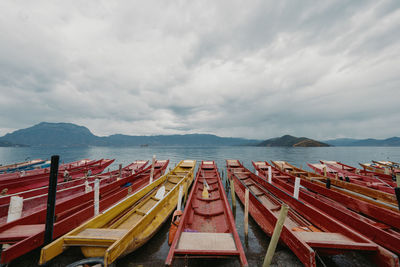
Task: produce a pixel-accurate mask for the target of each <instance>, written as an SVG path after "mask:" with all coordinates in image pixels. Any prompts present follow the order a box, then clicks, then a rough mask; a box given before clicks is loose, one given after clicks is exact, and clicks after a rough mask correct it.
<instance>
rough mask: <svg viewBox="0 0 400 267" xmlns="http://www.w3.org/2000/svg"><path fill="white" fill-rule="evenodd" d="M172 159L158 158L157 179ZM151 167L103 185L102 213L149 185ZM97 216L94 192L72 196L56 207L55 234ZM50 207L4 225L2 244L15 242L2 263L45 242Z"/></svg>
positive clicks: (101, 196) (1, 234)
mask: <svg viewBox="0 0 400 267" xmlns="http://www.w3.org/2000/svg"><path fill="white" fill-rule="evenodd" d="M168 162H169V161H165V160H164V161H158V163H157V164H156V167H155V170H154V179H155V180H156V179H158V178H159V177H160V176H161V175H162V173H164V171H165V169H166V168H167V165H168ZM150 172H151V168H146V169H145V170H142V171H140V172H137V173H135V174H133V175H131V176H128V177H126V178H123V179H120V180H117V181H115V182H113V183H110V184H108V185H105V186H103V187H101V188H100V190H99V191H100V192H99V193H100V194H99V195H100V202H99V210H100V212H102V211H104V210H106V209H108V208H110V207H111V206H112V205H114V204H115V203H117V202H118V201H121V200H122V199H124V198H125V197H127V196H130V195H132V194H133V193H135V192H137V191H138V190H140V189H141V188H143V187H145V186H146V185H148V184H149V179H150ZM93 216H94V192H93V191H91V192H87V193H85V194H83V195H82V194H81V195H79V196H77V197H74V198H72V199H68V200H65V201H60V202H58V203H56V207H55V223H54V232H53V237H54V238H58V237H60V236H62V235H64V234H65V233H67V232H69V231H71V230H72V229H74V228H76V227H78V226H79V225H80V224H82V223H83V222H85V221H87V220H88V219H90V218H92V217H93ZM45 222H46V209H43V210H41V211H38V212H35V213H34V214H31V215H29V216H26V217H23V218H20V219H18V220H15V221H12V222H9V223H7V224H5V225H2V226H0V244H11V246H10V247H8V248H7V249H5V250H3V251H2V253H1V263H9V262H10V261H12V260H13V259H15V258H17V257H19V256H21V255H23V254H25V253H27V252H29V251H31V250H33V249H35V248H37V247H40V246H41V245H43V240H44V228H45Z"/></svg>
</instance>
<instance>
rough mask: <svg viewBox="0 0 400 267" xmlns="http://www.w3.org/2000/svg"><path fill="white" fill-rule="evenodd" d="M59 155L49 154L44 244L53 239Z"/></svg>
mask: <svg viewBox="0 0 400 267" xmlns="http://www.w3.org/2000/svg"><path fill="white" fill-rule="evenodd" d="M59 160H60V156H58V155H54V156H51V165H50V178H49V194H48V195H47V216H46V228H45V232H44V245H47V244H49V243H50V242H51V241H53V227H54V212H55V207H56V192H57V190H56V189H57V174H58V162H59Z"/></svg>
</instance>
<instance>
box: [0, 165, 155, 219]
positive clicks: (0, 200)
mask: <svg viewBox="0 0 400 267" xmlns="http://www.w3.org/2000/svg"><path fill="white" fill-rule="evenodd" d="M147 164H148V161H142V160H137V161H135V162H133V163H131V164H129V165H127V166H125V167H124V168H121V173H120V170H119V169H118V170H113V171H108V172H105V173H101V174H95V175H91V176H88V177H86V176H85V177H82V178H77V179H74V180H71V181H66V182H61V183H59V184H57V192H58V191H61V190H65V189H67V188H72V187H76V186H80V185H82V184H84V183H85V182H86V181H87V182H88V183H92V182H94V180H95V179H101V180H108V181H111V180H115V179H117V178H125V177H128V176H130V175H132V174H135V173H137V172H139V171H141V170H143V169H144V167H145V166H146V165H147ZM90 185H91V184H90ZM91 186H92V185H91ZM48 190H49V188H48V186H43V187H39V188H34V189H30V190H26V191H22V192H18V193H14V194H8V195H4V196H0V209H1V207H2V205H6V204H9V203H10V198H11V197H13V196H19V197H22V198H24V199H27V198H29V199H32V198H34V197H36V196H40V195H46V196H47V193H48ZM58 197H59V194H57V199H58ZM0 214H1V212H0ZM0 224H1V223H0Z"/></svg>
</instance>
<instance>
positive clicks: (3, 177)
mask: <svg viewBox="0 0 400 267" xmlns="http://www.w3.org/2000/svg"><path fill="white" fill-rule="evenodd" d="M95 162H97V160H89V159H82V160H78V161H74V162H69V163H62V164H60V165H59V167H58V170H59V171H60V172H61V171H64V170H71V169H75V168H80V167H85V166H87V165H90V164H93V163H95ZM46 173H47V174H49V173H50V167H48V168H43V169H34V170H29V171H21V172H14V173H3V174H0V181H3V180H8V179H12V178H20V177H30V176H33V175H40V174H46Z"/></svg>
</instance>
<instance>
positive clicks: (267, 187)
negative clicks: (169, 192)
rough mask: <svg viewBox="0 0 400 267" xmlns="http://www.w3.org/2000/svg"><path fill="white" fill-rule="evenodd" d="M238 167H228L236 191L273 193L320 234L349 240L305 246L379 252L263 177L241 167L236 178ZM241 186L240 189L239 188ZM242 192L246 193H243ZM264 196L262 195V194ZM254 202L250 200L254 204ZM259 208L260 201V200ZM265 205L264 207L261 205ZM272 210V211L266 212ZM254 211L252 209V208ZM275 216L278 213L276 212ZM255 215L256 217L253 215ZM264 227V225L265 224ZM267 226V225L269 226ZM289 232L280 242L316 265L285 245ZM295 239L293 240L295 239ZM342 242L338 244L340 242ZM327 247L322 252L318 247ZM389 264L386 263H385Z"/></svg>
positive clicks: (338, 250)
mask: <svg viewBox="0 0 400 267" xmlns="http://www.w3.org/2000/svg"><path fill="white" fill-rule="evenodd" d="M237 168H238V167H236V168H235V169H236V170H233V169H231V170H229V166H228V177H231V178H233V179H234V181H235V190H237V188H240V187H242V188H244V187H245V186H246V185H245V182H244V181H246V184H248V185H251V186H252V188H253V189H254V187H257V189H258V190H259V191H260V192H264V193H265V195H264V196H270V194H273V195H274V196H275V197H277V198H279V199H280V200H281V201H283V202H285V203H286V204H288V205H289V206H290V209H291V210H294V211H295V212H296V214H297V216H301V217H302V218H303V219H301V220H300V221H303V220H306V221H308V222H310V223H312V224H313V225H314V226H315V227H317V228H319V229H320V230H321V231H324V232H327V233H329V232H331V233H340V234H342V235H344V236H345V237H346V240H343V241H342V242H340V241H337V242H336V243H335V242H331V243H329V242H328V243H327V242H325V241H321V242H312V243H310V244H308V243H307V245H306V246H309V245H311V246H312V247H313V248H314V249H317V250H318V251H319V252H320V253H324V252H326V249H325V248H328V249H329V251H330V252H335V251H336V252H341V251H342V250H348V249H351V250H365V251H369V250H371V249H375V251H376V253H377V252H378V246H377V245H376V244H374V243H372V242H371V241H369V240H368V239H366V238H365V237H364V236H362V235H360V234H358V233H356V232H354V231H353V230H352V229H350V228H348V227H346V226H345V225H343V224H342V223H340V222H339V221H337V220H335V219H333V218H332V217H330V216H328V215H327V214H325V213H323V212H321V211H320V210H318V209H316V208H314V207H312V206H310V205H305V204H304V203H303V202H301V201H298V200H296V199H295V198H293V197H292V196H291V195H290V194H288V193H286V192H285V191H283V190H281V189H280V188H278V187H276V186H274V185H271V184H269V183H267V182H266V181H265V180H263V179H261V178H260V177H258V176H256V175H255V174H253V173H251V172H249V171H248V170H247V169H245V168H244V167H243V166H242V165H240V167H239V170H240V171H242V173H241V175H236V174H234V172H236V171H237V170H238V169H237ZM238 177H240V178H241V179H239V178H238ZM236 185H238V186H236ZM241 191H243V190H241ZM236 192H237V193H238V196H239V199H241V200H242V198H241V195H243V192H240V191H239V192H238V191H236ZM251 195H252V196H253V198H251V199H254V198H256V199H257V196H255V195H254V194H253V192H251ZM260 196H261V193H260ZM252 202H253V201H251V203H252ZM257 202H258V203H259V204H258V205H259V206H260V205H262V204H261V202H260V201H257ZM262 206H264V205H262ZM267 210H270V209H267ZM250 211H251V208H250ZM275 214H276V213H275ZM275 214H272V215H273V216H268V217H267V218H266V219H267V220H270V222H269V224H273V225H274V224H275V222H272V221H271V219H270V218H271V217H275V216H276V215H275ZM252 216H253V215H252ZM288 216H290V211H289V215H288ZM254 219H255V220H256V221H257V222H258V221H259V220H260V218H257V216H255V217H254ZM275 221H276V217H275ZM264 224H265V223H264ZM267 224H268V223H267ZM266 232H267V233H270V231H266ZM288 232H292V233H293V230H292V229H288V228H287V227H285V226H284V227H283V229H282V233H281V239H282V240H283V241H284V242H285V244H286V245H288V247H289V248H290V249H292V250H293V252H294V253H295V254H296V255H297V256H298V257H299V259H300V260H301V261H302V262H303V263H304V264H305V265H306V266H315V262H314V263H313V265H309V264H310V263H309V262H308V261H306V260H305V259H304V256H303V258H301V256H302V253H301V252H298V247H297V246H293V245H292V244H290V242H288V243H286V241H285V240H287V239H288V238H287V234H288ZM292 238H293V237H292ZM294 239H298V240H301V236H299V235H294ZM306 241H307V240H304V241H302V242H306ZM338 242H339V243H338ZM321 247H322V248H324V249H322V250H320V249H319V248H321ZM392 262H393V259H392V261H391V263H392ZM386 263H387V262H386ZM391 263H387V264H388V266H390V264H391Z"/></svg>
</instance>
